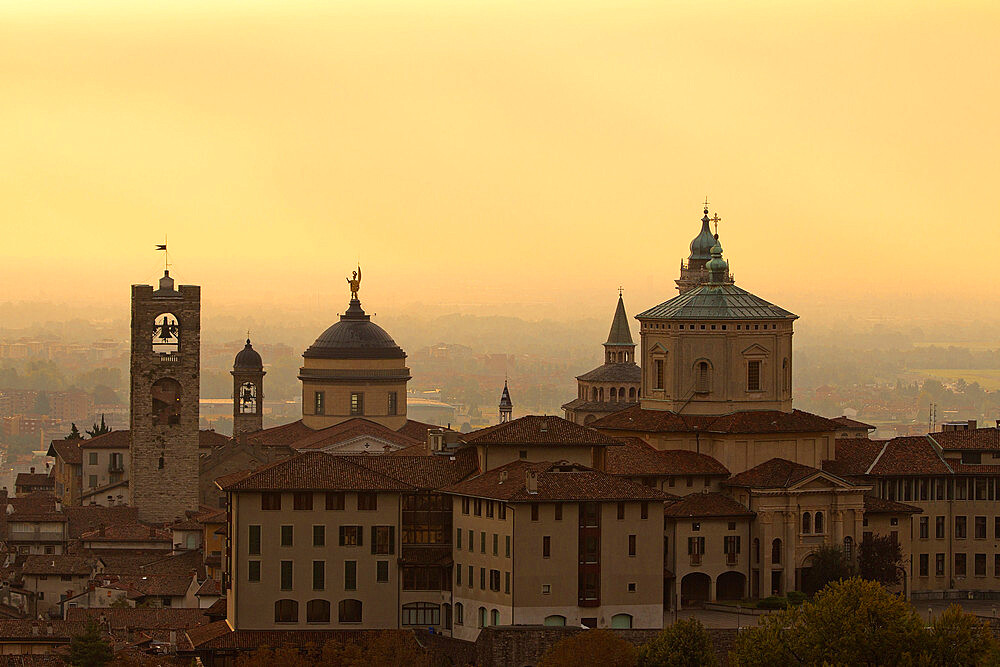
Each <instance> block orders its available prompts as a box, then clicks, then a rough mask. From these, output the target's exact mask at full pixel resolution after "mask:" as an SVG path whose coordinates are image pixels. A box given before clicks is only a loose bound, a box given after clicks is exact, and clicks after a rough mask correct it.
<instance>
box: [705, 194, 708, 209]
mask: <svg viewBox="0 0 1000 667" xmlns="http://www.w3.org/2000/svg"><path fill="white" fill-rule="evenodd" d="M705 213H708V195H705Z"/></svg>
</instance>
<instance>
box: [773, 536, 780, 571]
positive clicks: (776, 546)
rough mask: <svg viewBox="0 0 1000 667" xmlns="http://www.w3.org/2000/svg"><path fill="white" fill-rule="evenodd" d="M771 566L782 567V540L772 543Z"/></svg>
mask: <svg viewBox="0 0 1000 667" xmlns="http://www.w3.org/2000/svg"><path fill="white" fill-rule="evenodd" d="M771 564H772V565H781V540H780V539H775V540H774V541H773V542H771Z"/></svg>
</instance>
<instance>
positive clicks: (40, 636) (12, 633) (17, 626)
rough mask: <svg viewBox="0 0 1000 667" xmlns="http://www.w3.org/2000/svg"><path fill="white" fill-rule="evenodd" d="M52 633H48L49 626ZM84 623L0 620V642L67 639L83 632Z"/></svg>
mask: <svg viewBox="0 0 1000 667" xmlns="http://www.w3.org/2000/svg"><path fill="white" fill-rule="evenodd" d="M50 627H51V628H52V633H51V634H49V630H48V629H49V628H50ZM84 629H85V625H84V624H83V623H76V622H73V621H63V620H58V619H56V620H51V621H39V620H33V619H22V620H0V642H2V641H8V642H9V641H14V640H18V639H20V640H24V641H31V642H53V641H69V639H70V638H71V637H73V636H75V635H79V634H83V631H84Z"/></svg>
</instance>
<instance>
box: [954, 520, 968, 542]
mask: <svg viewBox="0 0 1000 667" xmlns="http://www.w3.org/2000/svg"><path fill="white" fill-rule="evenodd" d="M966 528H967V526H966V517H964V516H956V517H955V539H957V540H962V539H965V538H966V537H968V533H967V531H966Z"/></svg>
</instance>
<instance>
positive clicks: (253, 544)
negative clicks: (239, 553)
mask: <svg viewBox="0 0 1000 667" xmlns="http://www.w3.org/2000/svg"><path fill="white" fill-rule="evenodd" d="M247 528H249V532H250V534H249V535H247V553H248V554H250V555H252V556H259V555H260V526H247Z"/></svg>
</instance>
